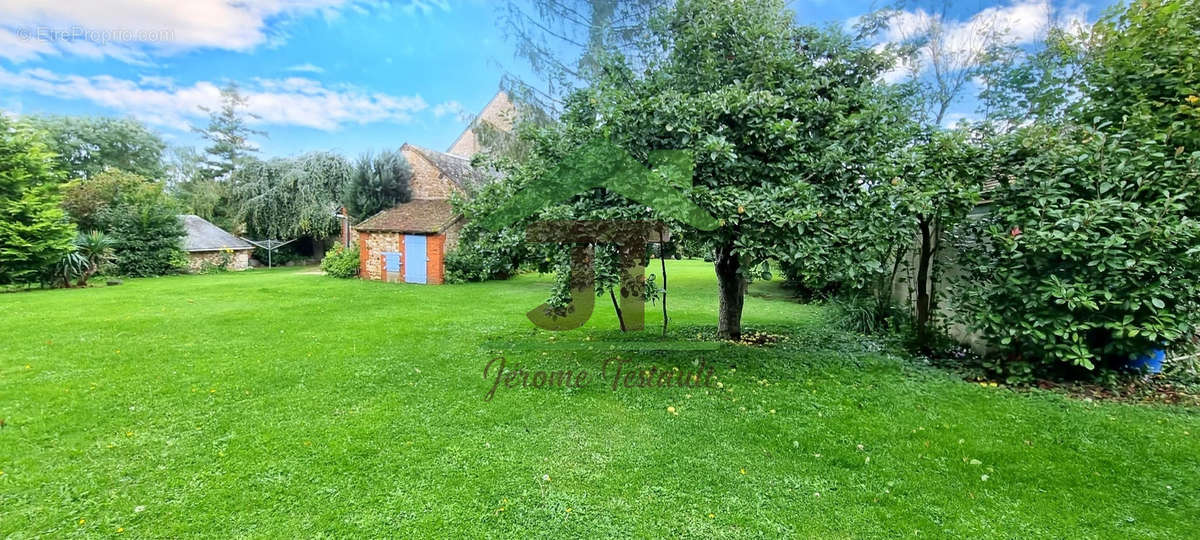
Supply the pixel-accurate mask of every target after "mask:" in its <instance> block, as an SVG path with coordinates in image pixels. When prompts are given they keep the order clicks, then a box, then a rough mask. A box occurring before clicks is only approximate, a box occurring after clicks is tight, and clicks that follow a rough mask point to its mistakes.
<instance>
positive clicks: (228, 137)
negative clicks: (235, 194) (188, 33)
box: [192, 82, 267, 180]
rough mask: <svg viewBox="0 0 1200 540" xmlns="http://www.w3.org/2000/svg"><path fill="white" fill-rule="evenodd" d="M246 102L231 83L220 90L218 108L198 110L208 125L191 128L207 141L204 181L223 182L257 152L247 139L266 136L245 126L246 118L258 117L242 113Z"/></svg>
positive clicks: (263, 132) (247, 125)
mask: <svg viewBox="0 0 1200 540" xmlns="http://www.w3.org/2000/svg"><path fill="white" fill-rule="evenodd" d="M247 101H248V100H247V98H246V96H244V95H242V93H241V91H240V90H239V89H238V86H237V84H235V83H232V82H231V83H229V84H227V85H226V86H225V87H223V88H221V105H220V106H219V107H217V108H215V109H212V108H209V107H201V110H203V111H204V112H207V113H208V125H207V126H205V127H203V128H192V129H193V130H194V131H196V132H197V133H199V134H200V136H201V137H203V138H204V139H206V140H207V141H208V142H209V145H208V147H206V148H205V149H204V169H203V171H204V174H203V177H204V178H206V179H210V180H224V179H227V178H228V177H229V175H231V174H232V173H233V172H234V170H236V169H237V168H238V167H239V166H241V165H242V164H243V163H244V162H245V161H246V160H247V159H250V158H252V157H253V156H254V154H255V153H256V152H257V151H258V147H257V146H255V145H254V144H253V143H252V142H251V141H250V137H251V136H254V135H259V136H262V137H265V136H267V134H266V132H265V131H259V130H256V129H252V128H251V127H250V126H249V124H248V122H249V120H248V119H252V118H258V116H257V115H255V114H254V113H252V112H247V111H246V105H247Z"/></svg>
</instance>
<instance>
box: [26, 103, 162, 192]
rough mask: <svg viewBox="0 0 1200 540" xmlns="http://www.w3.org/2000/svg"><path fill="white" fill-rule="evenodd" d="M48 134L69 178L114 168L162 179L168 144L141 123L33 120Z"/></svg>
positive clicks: (77, 118) (61, 118) (89, 119)
mask: <svg viewBox="0 0 1200 540" xmlns="http://www.w3.org/2000/svg"><path fill="white" fill-rule="evenodd" d="M29 122H30V123H31V124H32V125H34V126H36V127H37V128H38V129H41V130H43V131H45V132H46V135H47V143H48V145H49V147H50V150H51V151H52V152H54V153H55V154H56V157H55V161H56V163H57V164H58V167H59V168H60V169H61V170H63V171H64V172H66V173H67V176H68V178H90V177H93V176H96V175H97V174H99V173H101V172H103V171H104V170H105V169H109V168H113V169H119V170H122V171H128V172H131V173H134V174H138V175H141V176H144V177H146V178H153V179H161V178H162V176H163V174H164V172H165V168H164V164H163V151H164V150H165V149H166V143H164V142H163V140H162V137H160V136H159V135H158V134H157V133H155V132H154V131H151V130H150V129H149V128H147V127H146V126H145V125H144V124H142V123H141V122H138V121H136V120H132V119H128V118H103V117H88V116H82V117H80V116H45V117H38V116H35V117H31V118H29Z"/></svg>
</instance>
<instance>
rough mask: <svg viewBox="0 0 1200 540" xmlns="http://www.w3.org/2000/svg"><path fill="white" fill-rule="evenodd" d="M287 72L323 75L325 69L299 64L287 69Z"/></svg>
mask: <svg viewBox="0 0 1200 540" xmlns="http://www.w3.org/2000/svg"><path fill="white" fill-rule="evenodd" d="M287 70H288V71H297V72H300V73H325V68H323V67H319V66H314V65H312V64H299V65H295V66H291V67H289V68H287Z"/></svg>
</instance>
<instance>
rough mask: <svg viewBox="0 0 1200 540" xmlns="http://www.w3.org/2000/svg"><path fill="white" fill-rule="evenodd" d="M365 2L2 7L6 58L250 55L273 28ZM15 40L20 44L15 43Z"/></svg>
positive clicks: (78, 1)
mask: <svg viewBox="0 0 1200 540" xmlns="http://www.w3.org/2000/svg"><path fill="white" fill-rule="evenodd" d="M357 2H358V0H179V1H162V0H106V1H99V0H0V56H3V57H5V58H8V59H9V60H12V61H15V62H21V61H27V60H31V59H34V58H37V57H39V56H44V55H51V54H66V55H82V56H86V57H100V56H111V57H116V58H119V59H122V60H127V61H144V60H145V58H146V57H147V55H149V54H171V53H175V52H179V51H183V50H188V49H195V48H212V49H225V50H234V51H247V50H250V49H253V48H254V47H257V46H259V45H262V44H264V43H268V42H269V41H270V40H271V39H272V37H275V35H274V32H273V30H272V28H271V23H273V22H275V21H278V20H280V19H283V18H287V17H292V16H298V15H304V14H310V13H323V14H325V15H326V16H327V17H328V16H331V15H332V14H336V12H337V11H338V10H340V9H342V8H344V7H346V6H347V5H352V4H355V3H357ZM14 40H15V41H16V42H17V43H13V42H14Z"/></svg>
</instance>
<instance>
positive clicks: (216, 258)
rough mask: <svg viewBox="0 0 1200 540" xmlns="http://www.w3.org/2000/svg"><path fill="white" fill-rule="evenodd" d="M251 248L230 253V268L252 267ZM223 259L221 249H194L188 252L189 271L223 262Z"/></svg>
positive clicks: (242, 268) (234, 269)
mask: <svg viewBox="0 0 1200 540" xmlns="http://www.w3.org/2000/svg"><path fill="white" fill-rule="evenodd" d="M250 253H251V250H248V249H243V250H239V251H234V252H233V254H232V255H230V261H229V267H228V268H227V269H228V270H232V271H235V272H237V271H242V270H245V269H246V268H249V267H250ZM222 260H223V257H222V254H221V252H220V251H192V252H189V253H188V268H187V269H188V272H199V271H202V270H205V269H207V268H211V267H214V266H217V265H219V264H221V262H222Z"/></svg>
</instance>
